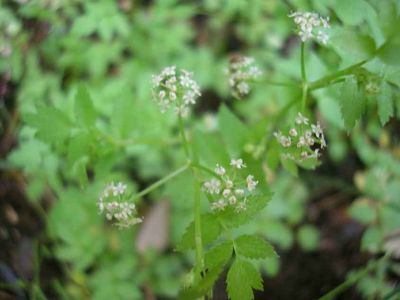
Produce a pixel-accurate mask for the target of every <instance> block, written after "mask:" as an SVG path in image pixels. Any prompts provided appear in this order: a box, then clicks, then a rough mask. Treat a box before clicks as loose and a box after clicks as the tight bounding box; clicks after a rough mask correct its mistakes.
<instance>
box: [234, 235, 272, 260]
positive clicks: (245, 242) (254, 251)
mask: <svg viewBox="0 0 400 300" xmlns="http://www.w3.org/2000/svg"><path fill="white" fill-rule="evenodd" d="M235 244H236V252H237V253H238V254H240V255H242V256H244V257H247V258H254V259H262V258H268V257H274V256H278V255H277V254H276V252H275V250H274V248H273V247H272V245H271V244H270V243H268V242H267V241H265V240H264V239H262V238H260V237H258V236H255V235H242V236H240V237H238V238H236V239H235Z"/></svg>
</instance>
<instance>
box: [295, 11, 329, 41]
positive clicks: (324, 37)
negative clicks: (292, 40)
mask: <svg viewBox="0 0 400 300" xmlns="http://www.w3.org/2000/svg"><path fill="white" fill-rule="evenodd" d="M289 17H290V18H293V20H294V23H296V25H297V33H298V35H299V36H300V38H301V40H302V41H303V42H306V41H308V40H312V39H314V40H316V41H318V42H320V43H321V44H324V45H326V44H327V43H328V40H329V36H328V34H327V33H326V28H329V18H324V17H321V16H320V15H318V14H317V13H314V12H294V13H291V14H290V15H289Z"/></svg>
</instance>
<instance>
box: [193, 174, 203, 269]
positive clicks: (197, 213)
mask: <svg viewBox="0 0 400 300" xmlns="http://www.w3.org/2000/svg"><path fill="white" fill-rule="evenodd" d="M194 184H195V187H194V234H195V237H194V238H195V247H196V267H197V272H196V273H197V274H198V275H202V273H203V270H204V256H203V242H202V240H201V207H200V200H201V199H200V183H199V182H198V181H197V179H196V178H195V183H194Z"/></svg>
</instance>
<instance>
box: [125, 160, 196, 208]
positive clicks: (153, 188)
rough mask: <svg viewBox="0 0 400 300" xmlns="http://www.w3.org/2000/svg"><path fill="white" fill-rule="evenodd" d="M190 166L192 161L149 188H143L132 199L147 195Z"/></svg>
mask: <svg viewBox="0 0 400 300" xmlns="http://www.w3.org/2000/svg"><path fill="white" fill-rule="evenodd" d="M189 167H190V162H188V163H187V164H186V165H184V166H182V167H180V168H179V169H177V170H175V171H174V172H172V173H170V174H169V175H167V176H165V177H164V178H161V179H160V180H158V181H157V182H155V183H153V184H152V185H150V186H148V187H147V188H145V189H144V190H142V191H141V192H140V193H138V194H135V195H134V196H133V197H132V200H134V199H138V198H141V197H143V196H144V195H147V194H148V193H150V192H152V191H154V190H155V189H157V188H158V187H160V186H162V185H163V184H164V183H166V182H168V181H169V180H171V179H172V178H174V177H176V176H178V175H179V174H181V173H182V172H184V171H186V170H187V169H188V168H189Z"/></svg>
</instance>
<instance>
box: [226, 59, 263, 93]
mask: <svg viewBox="0 0 400 300" xmlns="http://www.w3.org/2000/svg"><path fill="white" fill-rule="evenodd" d="M225 73H226V75H227V76H228V82H229V85H230V87H231V88H232V89H233V92H234V93H235V94H236V95H238V96H239V97H242V96H246V95H247V94H249V93H250V85H249V82H251V81H254V80H256V79H257V78H259V77H260V76H261V74H262V73H261V71H260V69H259V68H258V67H257V66H256V65H255V61H254V58H252V57H245V56H244V57H243V56H234V57H232V59H231V61H230V64H229V68H227V69H226V72H225Z"/></svg>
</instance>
